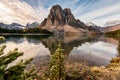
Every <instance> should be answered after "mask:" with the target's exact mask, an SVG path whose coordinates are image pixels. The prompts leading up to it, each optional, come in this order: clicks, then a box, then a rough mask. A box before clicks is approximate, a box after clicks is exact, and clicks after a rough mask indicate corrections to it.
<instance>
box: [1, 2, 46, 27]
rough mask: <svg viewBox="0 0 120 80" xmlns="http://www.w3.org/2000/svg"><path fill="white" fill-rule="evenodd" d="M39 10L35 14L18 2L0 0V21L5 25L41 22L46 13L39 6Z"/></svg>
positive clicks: (23, 3)
mask: <svg viewBox="0 0 120 80" xmlns="http://www.w3.org/2000/svg"><path fill="white" fill-rule="evenodd" d="M39 10H40V11H39ZM39 10H38V12H37V10H35V9H33V8H32V7H31V6H30V5H28V4H27V3H25V2H23V1H20V0H0V15H1V17H0V21H1V22H4V23H7V24H11V23H12V22H17V23H20V24H23V25H26V24H27V23H32V22H34V21H37V22H41V21H42V20H43V18H44V17H46V14H47V12H48V11H47V10H45V9H44V8H43V7H41V6H39Z"/></svg>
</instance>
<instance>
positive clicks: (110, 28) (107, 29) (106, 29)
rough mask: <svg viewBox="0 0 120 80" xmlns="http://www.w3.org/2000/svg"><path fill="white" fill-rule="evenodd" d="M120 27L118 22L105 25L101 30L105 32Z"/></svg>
mask: <svg viewBox="0 0 120 80" xmlns="http://www.w3.org/2000/svg"><path fill="white" fill-rule="evenodd" d="M119 29H120V24H117V25H114V26H107V27H103V28H101V32H103V33H106V32H111V31H116V30H119Z"/></svg>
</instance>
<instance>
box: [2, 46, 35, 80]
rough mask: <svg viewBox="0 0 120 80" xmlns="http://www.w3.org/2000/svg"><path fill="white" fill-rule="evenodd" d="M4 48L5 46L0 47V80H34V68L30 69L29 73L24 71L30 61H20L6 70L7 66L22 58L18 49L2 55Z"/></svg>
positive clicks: (21, 53)
mask: <svg viewBox="0 0 120 80" xmlns="http://www.w3.org/2000/svg"><path fill="white" fill-rule="evenodd" d="M5 48H6V46H5V45H4V46H1V47H0V80H34V79H35V78H36V72H35V68H34V67H32V68H31V70H30V71H29V72H27V71H25V68H26V65H27V64H29V63H30V62H31V60H32V59H28V60H26V61H23V60H21V61H20V62H19V63H17V64H16V65H14V66H11V67H9V68H8V64H9V63H11V62H12V61H14V60H16V59H17V58H18V57H19V56H22V55H23V52H18V49H17V48H15V49H14V50H13V51H9V52H8V53H7V54H4V49H5Z"/></svg>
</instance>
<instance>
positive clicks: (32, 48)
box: [0, 35, 118, 67]
mask: <svg viewBox="0 0 120 80" xmlns="http://www.w3.org/2000/svg"><path fill="white" fill-rule="evenodd" d="M5 38H6V39H5V40H4V41H0V45H7V47H6V49H5V53H7V52H8V51H9V50H13V49H14V48H18V49H19V51H20V52H24V55H23V56H20V57H19V58H18V59H17V60H15V61H14V62H12V63H11V64H10V66H11V65H14V64H15V63H16V62H18V61H20V60H21V59H23V60H25V59H29V58H33V61H32V63H31V64H35V65H36V67H40V66H43V65H46V64H48V62H49V60H50V54H53V53H54V52H55V49H56V48H57V44H58V43H59V42H61V44H62V48H63V49H64V55H65V56H66V61H67V62H68V63H75V62H81V63H85V64H86V65H89V66H106V65H107V64H109V62H110V60H111V59H112V58H114V57H116V56H117V55H118V51H117V46H118V41H117V40H115V39H113V38H108V37H104V36H95V37H91V36H78V35H77V36H62V37H61V36H46V35H44V36H41V35H31V36H30V35H26V36H20V35H19V36H15V35H9V36H5Z"/></svg>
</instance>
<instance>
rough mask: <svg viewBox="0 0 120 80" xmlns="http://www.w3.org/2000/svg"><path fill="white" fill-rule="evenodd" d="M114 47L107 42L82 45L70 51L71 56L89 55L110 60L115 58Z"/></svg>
mask: <svg viewBox="0 0 120 80" xmlns="http://www.w3.org/2000/svg"><path fill="white" fill-rule="evenodd" d="M116 47H117V46H115V45H112V44H110V43H107V42H96V43H88V42H86V43H85V44H82V45H81V46H79V47H76V48H74V49H73V50H72V51H71V54H72V55H74V54H77V55H78V54H90V55H92V56H96V57H99V58H104V59H108V60H110V59H111V58H112V57H115V55H116V54H117V50H116Z"/></svg>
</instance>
